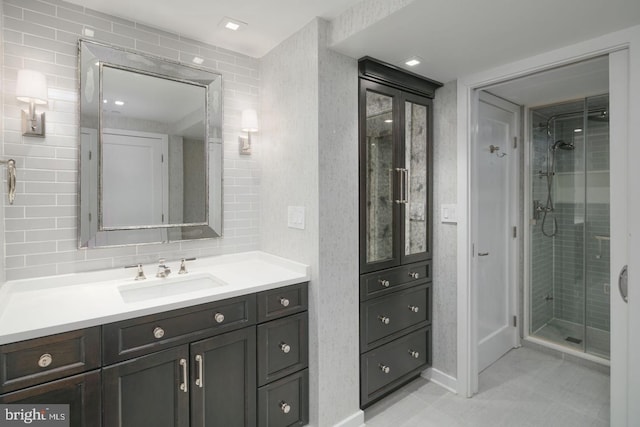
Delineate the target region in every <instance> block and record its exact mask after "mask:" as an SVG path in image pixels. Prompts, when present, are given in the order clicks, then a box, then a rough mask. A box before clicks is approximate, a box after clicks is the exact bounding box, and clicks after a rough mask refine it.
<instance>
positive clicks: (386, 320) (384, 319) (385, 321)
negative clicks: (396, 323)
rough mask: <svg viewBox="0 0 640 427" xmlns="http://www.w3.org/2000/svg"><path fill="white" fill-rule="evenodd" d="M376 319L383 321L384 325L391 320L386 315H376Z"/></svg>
mask: <svg viewBox="0 0 640 427" xmlns="http://www.w3.org/2000/svg"><path fill="white" fill-rule="evenodd" d="M378 320H379V321H381V322H382V323H384V324H385V325H388V324H389V322H391V319H389V318H388V317H387V316H378Z"/></svg>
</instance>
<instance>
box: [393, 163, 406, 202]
mask: <svg viewBox="0 0 640 427" xmlns="http://www.w3.org/2000/svg"><path fill="white" fill-rule="evenodd" d="M396 173H397V174H398V175H400V194H399V197H400V198H399V199H396V200H394V202H396V203H397V204H401V203H404V199H403V198H402V196H404V179H403V176H402V168H396Z"/></svg>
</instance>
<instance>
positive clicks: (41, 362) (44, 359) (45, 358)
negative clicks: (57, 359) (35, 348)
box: [38, 353, 53, 368]
mask: <svg viewBox="0 0 640 427" xmlns="http://www.w3.org/2000/svg"><path fill="white" fill-rule="evenodd" d="M52 363H53V356H51V355H50V354H49V353H45V354H43V355H42V356H40V359H38V366H40V367H41V368H46V367H47V366H49V365H51V364H52Z"/></svg>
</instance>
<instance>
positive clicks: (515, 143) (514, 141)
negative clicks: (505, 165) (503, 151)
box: [513, 136, 518, 148]
mask: <svg viewBox="0 0 640 427" xmlns="http://www.w3.org/2000/svg"><path fill="white" fill-rule="evenodd" d="M513 148H518V137H517V136H514V137H513Z"/></svg>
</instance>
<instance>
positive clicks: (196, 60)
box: [192, 56, 204, 65]
mask: <svg viewBox="0 0 640 427" xmlns="http://www.w3.org/2000/svg"><path fill="white" fill-rule="evenodd" d="M192 61H193V63H194V64H198V65H201V64H202V63H203V62H204V59H202V58H200V57H199V56H194V57H193V59H192Z"/></svg>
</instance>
